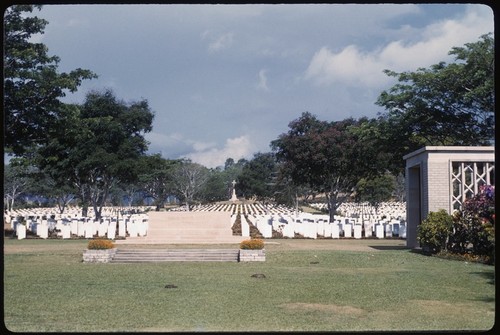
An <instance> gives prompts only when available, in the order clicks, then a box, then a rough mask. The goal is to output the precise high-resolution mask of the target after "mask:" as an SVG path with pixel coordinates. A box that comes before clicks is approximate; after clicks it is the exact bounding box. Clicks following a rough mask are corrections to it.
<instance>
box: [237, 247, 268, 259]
mask: <svg viewBox="0 0 500 335" xmlns="http://www.w3.org/2000/svg"><path fill="white" fill-rule="evenodd" d="M265 260H266V251H265V250H264V249H262V250H248V249H240V262H264V261H265Z"/></svg>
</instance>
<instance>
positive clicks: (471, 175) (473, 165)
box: [451, 162, 495, 210]
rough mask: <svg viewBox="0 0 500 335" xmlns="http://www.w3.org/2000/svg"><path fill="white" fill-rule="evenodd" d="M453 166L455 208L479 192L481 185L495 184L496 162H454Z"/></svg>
mask: <svg viewBox="0 0 500 335" xmlns="http://www.w3.org/2000/svg"><path fill="white" fill-rule="evenodd" d="M451 166H452V169H451V184H452V191H451V192H452V194H451V205H452V209H453V210H458V209H460V208H461V207H462V204H463V203H464V201H465V200H467V199H469V198H472V197H473V196H474V195H475V194H477V193H478V191H479V187H480V186H481V185H494V184H495V163H494V162H452V163H451Z"/></svg>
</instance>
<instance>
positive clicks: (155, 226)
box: [116, 212, 247, 245]
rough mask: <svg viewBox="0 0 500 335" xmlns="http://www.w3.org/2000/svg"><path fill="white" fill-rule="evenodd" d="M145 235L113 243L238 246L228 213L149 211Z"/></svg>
mask: <svg viewBox="0 0 500 335" xmlns="http://www.w3.org/2000/svg"><path fill="white" fill-rule="evenodd" d="M148 216H149V220H148V221H149V223H148V232H147V236H144V237H127V238H126V239H125V240H116V244H117V245H119V244H225V243H231V244H238V243H240V242H241V241H243V240H245V239H247V237H243V236H233V232H232V230H231V213H230V212H149V213H148Z"/></svg>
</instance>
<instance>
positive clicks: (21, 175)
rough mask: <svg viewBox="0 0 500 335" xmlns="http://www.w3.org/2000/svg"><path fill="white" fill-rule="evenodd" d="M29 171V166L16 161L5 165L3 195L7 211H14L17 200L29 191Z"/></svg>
mask: <svg viewBox="0 0 500 335" xmlns="http://www.w3.org/2000/svg"><path fill="white" fill-rule="evenodd" d="M29 170H30V168H29V166H27V165H26V164H23V162H22V161H19V160H15V159H14V160H11V162H9V164H6V165H4V175H3V195H4V206H5V209H7V210H9V211H10V210H13V209H14V204H15V201H16V199H17V198H18V197H19V196H21V194H23V193H24V192H25V191H26V190H27V189H28V187H29V185H30V176H29V175H30V174H29Z"/></svg>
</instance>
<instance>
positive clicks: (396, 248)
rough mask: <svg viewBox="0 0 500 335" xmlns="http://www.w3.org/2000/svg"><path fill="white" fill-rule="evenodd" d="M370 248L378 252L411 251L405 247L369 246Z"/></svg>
mask: <svg viewBox="0 0 500 335" xmlns="http://www.w3.org/2000/svg"><path fill="white" fill-rule="evenodd" d="M369 247H370V248H373V249H376V250H407V249H409V248H408V247H407V246H405V245H369Z"/></svg>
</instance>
